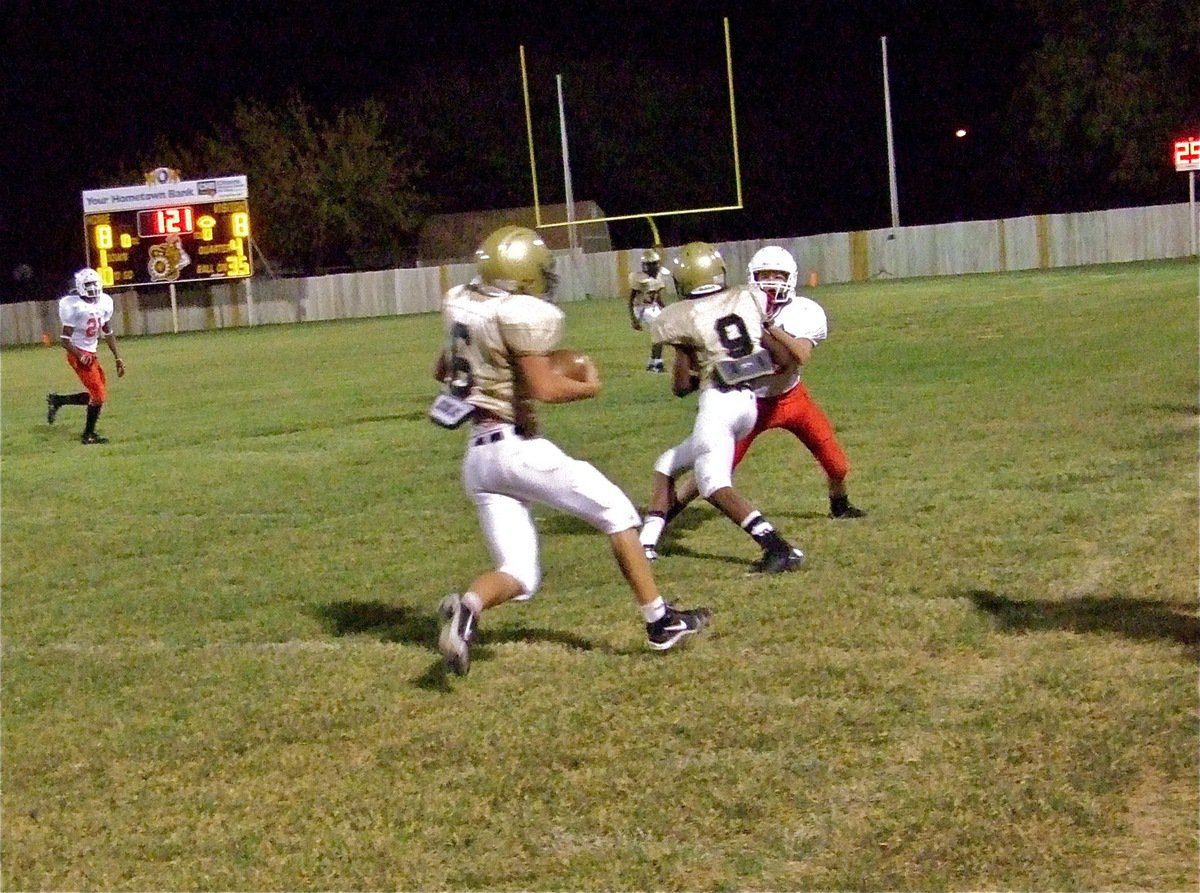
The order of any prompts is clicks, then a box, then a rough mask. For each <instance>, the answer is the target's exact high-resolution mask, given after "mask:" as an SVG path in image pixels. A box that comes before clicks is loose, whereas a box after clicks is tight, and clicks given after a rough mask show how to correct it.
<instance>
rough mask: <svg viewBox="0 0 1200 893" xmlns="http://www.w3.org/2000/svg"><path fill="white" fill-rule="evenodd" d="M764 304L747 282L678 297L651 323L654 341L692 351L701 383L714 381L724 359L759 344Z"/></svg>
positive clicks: (703, 386)
mask: <svg viewBox="0 0 1200 893" xmlns="http://www.w3.org/2000/svg"><path fill="white" fill-rule="evenodd" d="M764 312H765V308H764V307H763V306H762V303H761V300H760V299H759V297H758V296H757V295H756V294H755V292H753V291H752V290H751V289H750V288H749V287H747V286H734V287H732V288H725V289H722V290H721V291H718V292H714V293H713V294H710V295H704V296H702V297H698V298H689V299H686V300H682V301H678V302H676V303H674V304H671V305H670V306H669V307H667V308H665V309H664V310H663V312H662V313H661V314H659V316H658V318H657V319H655V320H654V321H652V322H651V323H650V337H651V339H652V340H653V341H654V343H655V344H671V345H676V346H682V347H686V348H689V349H691V350H693V351H694V352H695V355H696V363H697V365H698V367H699V368H698V370H697V371H698V372H699V373H700V386H701V388H707V387H709V386H711V385H712V384H713V382H714V377H713V371H714V369H715V368H716V366H717V364H718V363H719V362H721V361H723V360H729V359H740V358H742V357H745V356H748V355H749V354H751V353H753V352H754V351H756V350H758V349H759V347H760V346H761V345H762V332H763V329H762V321H763V315H764Z"/></svg>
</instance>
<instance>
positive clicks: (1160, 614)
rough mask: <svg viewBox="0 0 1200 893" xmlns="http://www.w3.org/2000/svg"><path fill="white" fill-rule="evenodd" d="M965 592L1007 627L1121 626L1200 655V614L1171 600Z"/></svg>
mask: <svg viewBox="0 0 1200 893" xmlns="http://www.w3.org/2000/svg"><path fill="white" fill-rule="evenodd" d="M964 595H965V596H966V597H967V598H969V599H970V600H971V601H972V602H973V603H974V605H975V607H977V608H979V610H981V611H985V612H987V613H988V614H990V615H992V617H994V618H995V619H996V621H997V622H998V623H999V625H1000V627H1001V629H1004V630H1008V631H1014V632H1027V631H1038V630H1056V629H1059V630H1070V631H1071V632H1076V633H1096V632H1115V633H1120V634H1121V635H1123V636H1128V637H1129V638H1131V639H1137V640H1143V641H1146V640H1151V639H1163V640H1166V641H1169V642H1176V643H1178V644H1180V645H1183V646H1184V647H1185V648H1186V649H1187V653H1188V655H1189V657H1190V658H1191V659H1192V660H1200V619H1198V618H1196V617H1195V616H1193V615H1191V614H1188V613H1185V612H1184V611H1182V610H1180V609H1178V608H1177V607H1175V606H1173V605H1172V604H1170V603H1167V602H1154V601H1146V600H1144V599H1135V598H1127V597H1124V596H1108V597H1104V598H1097V597H1094V596H1084V597H1081V598H1072V599H1067V600H1065V601H1051V600H1049V599H1014V598H1009V597H1007V596H1004V595H999V594H997V593H995V592H991V591H989V590H984V589H974V590H970V591H969V592H966V593H964Z"/></svg>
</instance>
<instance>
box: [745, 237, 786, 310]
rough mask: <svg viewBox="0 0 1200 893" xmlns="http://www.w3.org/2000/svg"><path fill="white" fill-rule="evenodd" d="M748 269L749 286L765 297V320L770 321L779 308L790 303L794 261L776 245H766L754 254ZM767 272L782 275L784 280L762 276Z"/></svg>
mask: <svg viewBox="0 0 1200 893" xmlns="http://www.w3.org/2000/svg"><path fill="white" fill-rule="evenodd" d="M749 269H750V285H751V286H752V287H753V288H755V289H757V290H758V291H760V292H762V294H763V295H764V296H765V297H766V299H767V318H768V319H772V318H774V316H775V314H776V313H778V312H779V310H780V308H782V307H783V306H784V305H785V304H788V303H790V302H791V300H792V295H793V294H794V293H795V291H796V276H797V267H796V259H795V258H794V257H792V255H791V254H790V253H788V252H787V251H786V250H785V249H783V248H780V247H779V246H778V245H768V246H767V247H766V248H760V249H758V251H756V252H754V257H752V258H750V265H749ZM767 272H771V273H775V274H779V273H783V274H785V276H786V278H780V277H779V276H778V275H775V276H770V277H767V276H765V275H763V274H765V273H767Z"/></svg>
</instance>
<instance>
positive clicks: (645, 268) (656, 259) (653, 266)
mask: <svg viewBox="0 0 1200 893" xmlns="http://www.w3.org/2000/svg"><path fill="white" fill-rule="evenodd" d="M661 264H662V256H661V255H660V254H659V253H658V252H657V251H655V250H654V249H653V248H647V249H646V250H645V251H643V252H642V272H643V273H645V274H646V275H647V276H657V275H658V268H659V266H660V265H661Z"/></svg>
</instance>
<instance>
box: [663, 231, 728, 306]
mask: <svg viewBox="0 0 1200 893" xmlns="http://www.w3.org/2000/svg"><path fill="white" fill-rule="evenodd" d="M671 275H672V276H674V277H675V290H676V291H677V292H679V294H680V295H682V296H683V297H685V298H699V297H701V296H702V295H709V294H712V293H713V292H717V291H720V290H721V289H723V288H724V287H725V260H724V258H722V257H721V252H719V251H718V250H717V249H716V248H714V247H713V246H712V245H710V244H708V243H707V242H688V244H686V245H684V246H683V247H682V248H680V249H679V253H678V254H676V255H675V256H674V257H672V258H671Z"/></svg>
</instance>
